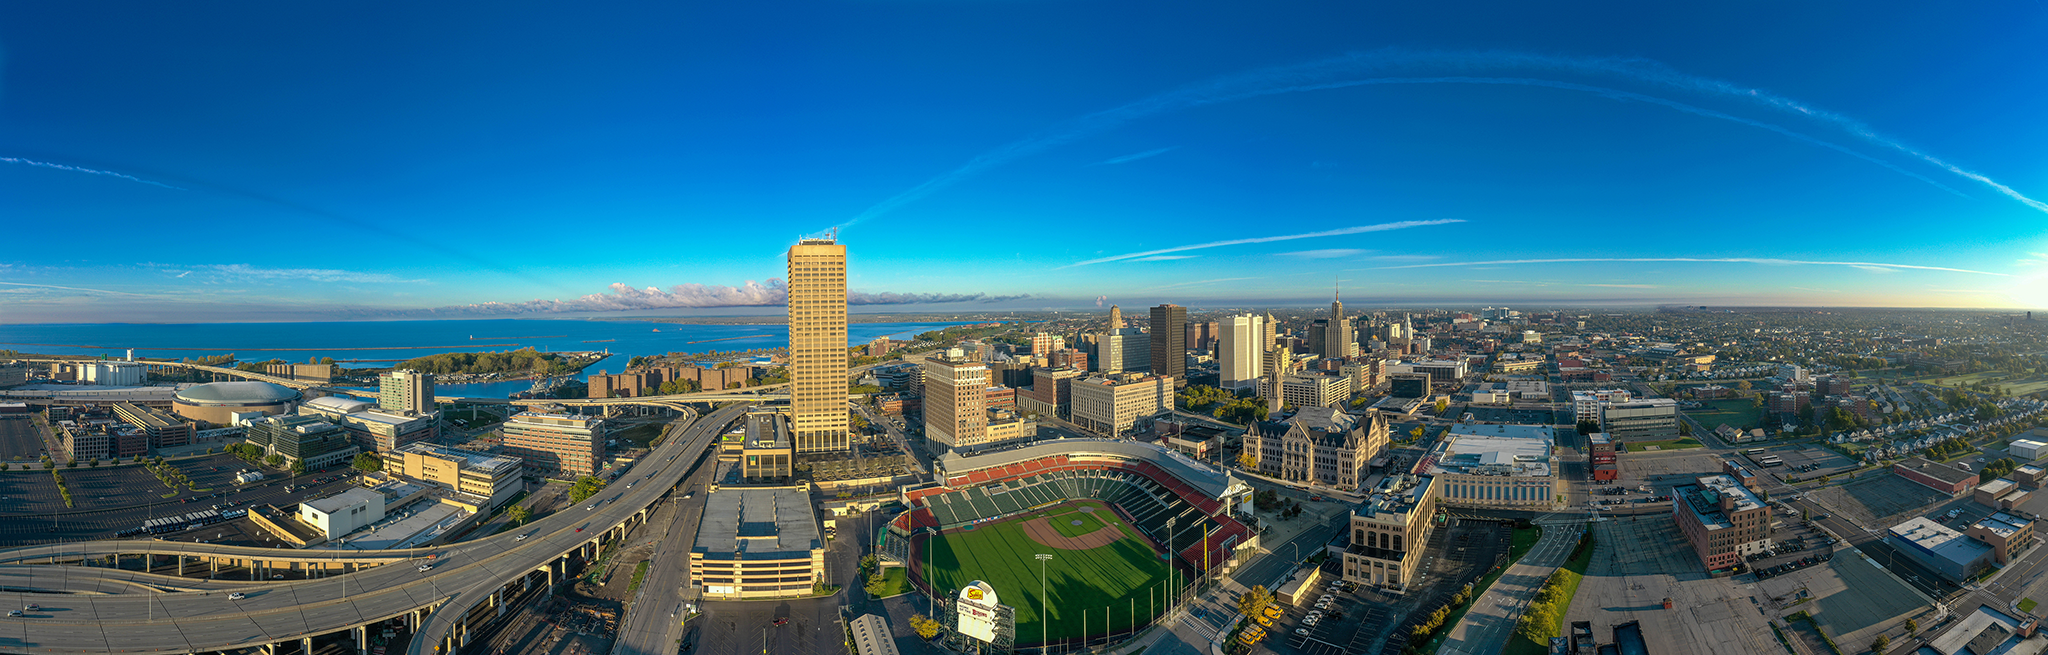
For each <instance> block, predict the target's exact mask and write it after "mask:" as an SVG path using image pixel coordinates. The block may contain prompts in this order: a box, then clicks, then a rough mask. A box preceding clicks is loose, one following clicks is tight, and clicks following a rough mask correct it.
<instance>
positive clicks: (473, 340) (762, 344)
mask: <svg viewBox="0 0 2048 655" xmlns="http://www.w3.org/2000/svg"><path fill="white" fill-rule="evenodd" d="M950 325H959V323H853V324H850V325H848V326H847V341H848V344H847V345H854V344H862V343H867V342H869V341H873V340H874V339H875V338H876V337H881V336H889V337H893V338H899V339H907V338H910V337H912V336H915V335H917V334H919V333H922V332H927V331H930V330H936V329H940V328H944V327H946V326H950ZM788 344H789V328H788V326H785V325H691V324H679V323H648V322H639V321H580V320H513V319H499V320H463V321H374V322H331V323H199V324H162V325H158V324H130V323H102V324H59V325H0V349H6V350H18V351H21V352H26V353H41V354H49V355H102V354H104V355H107V356H108V357H110V358H118V357H121V356H123V355H125V354H126V351H127V349H129V348H134V349H135V355H136V356H137V357H163V358H185V357H204V356H208V355H227V354H232V355H235V356H236V358H238V359H240V360H242V361H268V360H271V359H282V360H285V361H288V362H305V361H307V360H308V359H309V358H321V357H333V358H334V359H335V361H336V362H339V363H341V365H342V366H348V367H358V368H360V367H384V366H391V365H394V364H396V363H398V362H401V361H404V360H407V359H412V358H414V357H424V356H426V355H433V354H437V353H447V352H487V351H489V352H497V351H506V350H517V349H520V348H528V347H531V348H533V349H535V350H539V351H542V352H562V351H609V352H610V353H611V354H612V357H611V358H608V359H605V360H604V361H601V362H599V363H597V364H595V365H593V366H592V367H591V369H590V370H589V372H592V373H594V372H596V369H600V368H602V369H608V370H611V371H612V372H618V371H621V370H624V369H625V368H626V361H627V360H628V359H630V358H632V357H635V356H640V355H663V354H667V353H672V352H681V353H701V352H710V351H714V350H722V351H738V350H747V349H750V348H780V347H783V346H786V345H788ZM444 386H445V387H446V388H447V389H448V391H449V392H450V393H451V395H453V394H460V395H468V396H479V397H486V396H487V397H502V396H505V395H508V394H511V393H515V392H518V391H524V390H526V388H527V387H528V386H530V383H528V382H523V381H512V382H492V383H484V384H467V385H444Z"/></svg>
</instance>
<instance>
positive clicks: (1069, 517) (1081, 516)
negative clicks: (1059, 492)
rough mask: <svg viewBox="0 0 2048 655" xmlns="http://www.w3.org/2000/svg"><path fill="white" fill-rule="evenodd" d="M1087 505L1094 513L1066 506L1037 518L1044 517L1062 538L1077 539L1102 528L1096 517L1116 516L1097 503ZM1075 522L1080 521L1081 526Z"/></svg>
mask: <svg viewBox="0 0 2048 655" xmlns="http://www.w3.org/2000/svg"><path fill="white" fill-rule="evenodd" d="M1087 505H1089V506H1091V507H1094V508H1095V511H1093V512H1083V511H1081V510H1080V508H1079V507H1076V506H1068V507H1062V508H1059V510H1056V511H1057V512H1058V513H1054V514H1039V515H1038V516H1044V517H1046V518H1047V519H1048V520H1050V521H1051V522H1052V527H1053V529H1055V530H1059V531H1060V534H1061V535H1062V536H1067V537H1079V536H1081V535H1084V534H1088V533H1090V532H1094V531H1096V530H1101V529H1102V528H1103V523H1102V519H1100V518H1097V517H1099V516H1109V517H1115V516H1116V515H1115V514H1113V513H1111V512H1110V511H1109V508H1108V507H1104V506H1102V505H1101V504H1099V503H1087ZM1075 521H1080V522H1081V524H1080V525H1074V522H1075Z"/></svg>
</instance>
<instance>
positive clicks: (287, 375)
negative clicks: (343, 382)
mask: <svg viewBox="0 0 2048 655" xmlns="http://www.w3.org/2000/svg"><path fill="white" fill-rule="evenodd" d="M334 369H335V366H334V365H333V364H265V365H263V374H264V375H268V376H271V377H275V378H284V379H286V380H303V381H306V382H320V383H326V382H329V381H332V380H333V379H334Z"/></svg>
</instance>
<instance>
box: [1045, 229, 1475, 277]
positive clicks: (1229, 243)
mask: <svg viewBox="0 0 2048 655" xmlns="http://www.w3.org/2000/svg"><path fill="white" fill-rule="evenodd" d="M1463 222H1465V221H1464V219H1458V218H1440V219H1436V220H1433V221H1400V222H1397V223H1380V224H1378V225H1360V226H1356V227H1345V228H1338V229H1335V230H1323V231H1321V232H1309V233H1307V234H1288V235H1282V236H1277V237H1252V238H1249V239H1230V240H1228V241H1211V242H1208V243H1198V244H1195V245H1192V246H1175V247H1172V248H1160V249H1158V250H1147V251H1145V252H1134V253H1129V254H1124V255H1111V256H1109V257H1100V258H1096V259H1090V260H1088V261H1083V262H1074V263H1072V264H1068V265H1066V266H1061V267H1060V268H1073V267H1075V266H1087V265H1089V264H1100V263H1103V262H1114V261H1121V260H1125V259H1132V258H1136V257H1149V256H1152V255H1163V254H1166V253H1169V252H1181V251H1183V250H1201V249H1203V248H1217V247H1222V246H1240V245H1244V244H1247V243H1271V242H1274V241H1293V240H1295V239H1313V238H1316V237H1335V236H1343V235H1346V234H1364V233H1366V232H1385V231H1387V230H1399V229H1404V228H1411V227H1428V226H1431V225H1448V224H1451V223H1463Z"/></svg>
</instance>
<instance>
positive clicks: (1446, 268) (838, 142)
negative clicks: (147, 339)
mask: <svg viewBox="0 0 2048 655" xmlns="http://www.w3.org/2000/svg"><path fill="white" fill-rule="evenodd" d="M131 9H132V10H130V11H124V12H118V13H116V14H115V15H107V14H105V13H104V12H96V11H92V10H90V9H85V8H78V7H68V6H46V7H13V8H9V9H7V10H5V14H0V15H5V16H6V17H9V18H13V19H14V20H5V21H0V44H4V45H5V55H6V59H5V63H6V67H5V68H4V69H0V124H4V125H7V126H9V127H10V128H13V129H8V130H0V192H4V195H0V198H4V199H0V213H4V214H6V215H7V216H8V217H9V221H8V224H9V227H10V229H11V231H12V235H13V236H14V237H15V238H16V239H17V240H18V241H17V242H18V243H25V244H36V245H35V246H34V247H29V248H16V249H12V250H11V251H10V252H9V253H8V254H7V255H5V256H0V323H65V322H87V323H96V322H216V321H266V320H352V319H401V318H481V317H490V318H503V317H550V316H581V315H607V314H618V313H620V312H662V313H670V314H690V313H695V314H713V315H732V314H774V313H780V312H779V311H777V309H776V308H779V307H781V306H782V302H783V298H784V296H785V295H786V293H787V286H786V282H785V281H784V276H783V275H782V273H783V270H782V269H783V262H782V257H783V255H784V253H785V251H786V249H787V248H788V246H789V244H792V243H795V242H797V241H798V239H799V238H801V237H802V236H804V235H816V234H820V233H823V232H825V231H826V230H828V229H834V228H837V233H838V236H839V239H840V242H841V243H845V244H849V245H851V246H853V250H854V251H855V253H854V254H853V255H852V258H851V260H850V261H849V265H848V271H849V277H848V279H847V286H848V288H849V290H850V291H851V295H850V298H849V300H848V304H849V311H852V312H855V313H869V312H877V311H906V312H950V311H957V312H962V313H966V312H974V311H980V310H1039V309H1062V310H1066V309H1093V308H1095V307H1106V306H1107V305H1108V304H1112V303H1113V304H1121V305H1122V306H1124V307H1127V308H1133V309H1135V308H1138V307H1147V306H1152V305H1157V304H1161V303H1174V304H1178V305H1183V306H1187V307H1190V308H1194V309H1204V308H1218V307H1271V306H1315V305H1319V304H1323V303H1327V302H1328V298H1329V296H1328V291H1329V284H1330V281H1331V278H1332V277H1333V276H1334V277H1337V278H1338V283H1339V284H1340V285H1342V289H1343V292H1344V296H1345V299H1346V302H1347V303H1350V304H1351V305H1352V306H1353V307H1357V308H1361V309H1363V308H1372V307H1382V306H1461V305H1471V306H1478V305H1484V304H1515V305H1527V306H1547V307H1563V306H1645V305H1658V304H1703V305H1818V306H1866V307H1960V308H2013V309H2024V308H2035V309H2039V308H2043V307H2048V254H2044V253H2048V229H2044V228H2043V227H2042V221H2041V218H2042V216H2043V214H2044V213H2048V204H2043V203H2042V202H2041V201H2040V198H2041V197H2048V188H2044V187H2043V185H2042V184H2041V182H2040V180H2042V179H2043V177H2044V174H2048V164H2044V163H2042V162H2041V161H2040V160H2039V158H2037V157H2033V156H2032V153H2034V152H2038V151H2039V150H2040V149H2041V148H2040V145H2039V144H2041V143H2043V142H2044V141H2048V127H2043V126H2042V125H2040V124H2039V121H2037V120H2034V119H2033V117H2034V116H2038V115H2040V114H2041V113H2042V112H2043V110H2048V106H2044V105H2048V93H2043V92H2041V91H2039V89H2041V88H2048V85H2043V84H2042V82H2044V81H2048V80H2044V79H2043V78H2044V77H2048V72H2043V71H2041V70H2038V67H2033V66H2027V65H2025V63H2024V62H2027V61H2030V60H2031V59H2032V57H2031V56H2030V54H2029V53H2035V52H2036V51H2037V50H2038V47H2037V46H2034V45H2032V40H2031V38H2030V37H2031V35H2033V34H2036V33H2038V31H2039V30H2038V29H2035V28H2039V27H2041V26H2043V23H2048V12H2044V11H2041V10H2038V9H2033V8H2011V9H2002V10H1998V11H1987V12H1981V13H1977V14H1972V15H1966V16H1958V15H1952V14H1951V13H1950V12H1944V11H1941V10H1940V9H1939V8H1918V7H1904V8H1892V9H1890V10H1888V11H1885V12H1878V13H1876V15H1873V16H1869V17H1867V18H1868V19H1869V20H1870V21H1872V23H1873V25H1872V28H1871V29H1869V30H1859V31H1856V32H1855V33H1843V32H1842V31H1840V30H1836V29H1833V28H1832V26H1833V25H1834V24H1835V21H1837V20H1838V16H1835V15H1833V14H1832V13H1831V12H1828V11H1826V10H1824V9H1819V8H1791V9H1787V10H1786V11H1785V12H1783V13H1782V14H1777V15H1774V16H1773V17H1772V21H1770V22H1768V23H1760V22H1756V21H1753V20H1751V18H1752V17H1751V16H1749V15H1748V14H1747V13H1746V12H1745V11H1744V8H1741V7H1707V8H1684V9H1668V8H1645V7H1635V6H1630V5H1603V6H1588V7H1579V8H1572V9H1568V10H1554V9H1545V10H1539V9H1535V8H1527V7H1518V6H1511V5H1496V6H1493V7H1490V8H1489V9H1488V10H1487V11H1482V12H1474V13H1475V14H1478V17H1450V16H1446V15H1441V14H1439V13H1438V12H1432V11H1429V10H1427V9H1423V8H1375V9H1371V10H1363V9H1360V10H1352V9H1341V10H1333V9H1317V10H1313V11H1309V10H1304V11H1301V12H1291V13H1290V12H1274V11H1268V10H1260V9H1254V8H1243V7H1230V6H1222V5H1218V6H1203V7H1195V8H1190V9H1188V10H1186V11H1181V12H1169V13H1171V14H1172V15H1171V16H1169V17H1165V18H1162V17H1161V16H1160V15H1159V13H1158V12H1156V11H1151V10H1148V9H1145V8H1144V6H1142V5H1136V4H1131V5H1122V6H1118V7H1113V8H1108V9H1105V10H1103V11H1102V12H1100V15H1096V16H1091V20H1090V21H1080V22H1076V21H1072V20H1071V17H1070V16H1067V15H1064V12H1062V11H1060V10H1059V6H1045V5H1031V6H1024V5H1018V6H963V7H911V6H845V7H840V6H832V7H816V8H809V10H808V12H807V13H806V14H805V15H806V18H805V19H800V20H794V21H790V20H787V19H785V18H783V17H784V15H786V13H787V12H785V11H783V8H779V7H776V6H770V5H741V6H731V7H719V8H695V9H678V8H669V7H652V8H649V7H635V8H629V9H613V10H610V11H611V12H612V13H606V12H604V11H588V10H564V11H550V10H546V9H524V10H518V9H509V10H506V12H504V13H503V14H501V15H500V16H499V17H498V18H497V19H496V20H494V21H489V22H486V23H483V24H475V23H474V22H473V20H472V19H473V17H472V16H469V15H468V14H466V13H463V12H460V11H458V10H455V9H443V8H425V9H417V10H410V11H407V12H404V13H393V12H389V11H388V10H383V9H378V8H367V9H364V10H362V11H360V12H355V13H349V14H334V15H330V14H329V13H328V12H325V11H322V10H318V9H308V8H294V7H245V8H239V9H225V8H224V9H218V10H215V11H212V12H195V11H193V10H192V9H191V8H185V7H149V6H142V7H133V8H131ZM666 12H673V13H666ZM31 25H33V26H36V27H35V28H29V27H27V26H31ZM679 25H680V26H684V27H681V28H677V27H675V26H679ZM997 25H1000V26H1002V27H1001V28H1000V29H998V28H994V27H991V26H997ZM1530 25H1535V26H1538V27H1539V28H1541V29H1527V27H1528V26H1530ZM259 26H261V27H259ZM456 32H459V33H461V34H462V38H460V39H443V38H438V35H441V34H447V33H456ZM536 35H545V38H539V39H536V38H535V36H536ZM1823 35H1824V36H1823ZM1055 37H1056V38H1055ZM1049 38H1051V39H1054V41H1048V39H1049ZM1050 42H1057V43H1059V44H1062V45H1061V46H1060V47H1058V48H1053V47H1049V46H1048V43H1050ZM188 43H207V44H213V45H208V46H205V47H188V46H187V44H188ZM764 44H785V45H781V46H777V47H768V46H765V45H764ZM884 44H886V45H884ZM1901 44H1910V45H1901ZM257 53H261V55H262V56H253V55H255V54H257ZM339 53H347V54H345V55H344V54H339ZM935 227H937V228H940V229H938V230H934V229H933V228H935ZM949 233H952V236H957V237H959V238H956V239H953V240H954V241H957V242H962V243H973V244H974V245H973V247H969V248H948V247H944V246H942V245H940V244H939V243H933V242H935V241H939V242H941V243H943V240H946V239H948V238H949ZM87 235H91V236H92V237H98V238H97V239H80V238H79V237H82V236H87ZM654 244H660V246H655V245H654ZM661 246H666V247H661Z"/></svg>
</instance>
